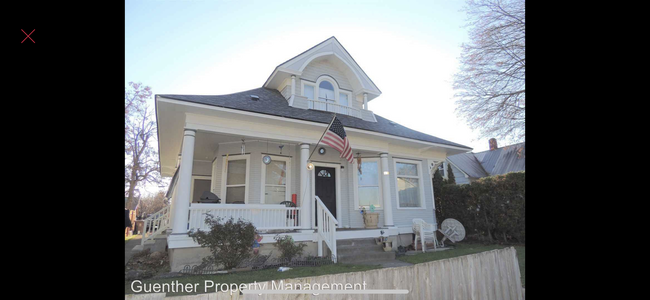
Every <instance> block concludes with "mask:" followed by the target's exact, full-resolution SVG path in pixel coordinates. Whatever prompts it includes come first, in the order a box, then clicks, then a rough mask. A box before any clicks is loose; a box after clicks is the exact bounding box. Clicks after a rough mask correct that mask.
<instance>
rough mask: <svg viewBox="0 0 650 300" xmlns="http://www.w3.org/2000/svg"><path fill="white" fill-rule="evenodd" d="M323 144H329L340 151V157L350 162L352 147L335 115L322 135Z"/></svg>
mask: <svg viewBox="0 0 650 300" xmlns="http://www.w3.org/2000/svg"><path fill="white" fill-rule="evenodd" d="M323 144H326V145H329V146H331V147H332V148H334V149H336V150H337V151H338V152H341V156H340V157H343V158H345V159H346V160H347V161H348V162H350V163H352V147H350V141H349V140H348V136H347V134H345V129H344V128H343V124H341V121H339V119H337V118H336V117H334V120H333V121H332V123H331V124H330V126H329V128H328V129H327V130H326V133H325V135H324V136H323Z"/></svg>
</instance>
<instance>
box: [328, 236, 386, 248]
mask: <svg viewBox="0 0 650 300" xmlns="http://www.w3.org/2000/svg"><path fill="white" fill-rule="evenodd" d="M370 245H375V246H376V245H377V243H376V242H375V239H374V238H367V239H349V240H337V241H336V246H337V249H338V247H341V246H370Z"/></svg>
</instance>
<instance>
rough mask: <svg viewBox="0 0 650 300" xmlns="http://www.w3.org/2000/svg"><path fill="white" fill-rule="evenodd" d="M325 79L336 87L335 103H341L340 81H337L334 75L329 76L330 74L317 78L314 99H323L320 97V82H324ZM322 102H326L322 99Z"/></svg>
mask: <svg viewBox="0 0 650 300" xmlns="http://www.w3.org/2000/svg"><path fill="white" fill-rule="evenodd" d="M323 81H327V82H329V83H330V84H332V86H333V87H334V103H336V104H339V91H340V90H341V89H340V88H339V83H338V82H336V79H334V78H333V77H332V76H329V75H321V76H320V77H318V79H317V80H316V87H315V89H314V100H316V101H321V100H320V98H319V96H320V83H321V82H323ZM321 102H324V101H321ZM348 103H350V98H348Z"/></svg>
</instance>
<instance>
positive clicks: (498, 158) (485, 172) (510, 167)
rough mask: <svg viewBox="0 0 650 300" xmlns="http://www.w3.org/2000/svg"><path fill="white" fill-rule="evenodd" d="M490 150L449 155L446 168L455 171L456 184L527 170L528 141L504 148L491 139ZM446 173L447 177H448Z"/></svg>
mask: <svg viewBox="0 0 650 300" xmlns="http://www.w3.org/2000/svg"><path fill="white" fill-rule="evenodd" d="M489 143H490V150H487V151H483V152H478V153H472V152H469V153H462V154H456V155H452V156H449V157H447V163H448V164H446V168H450V169H451V171H452V172H454V177H455V179H456V184H467V183H470V182H473V181H475V180H477V179H479V178H482V177H487V176H493V175H503V174H506V173H510V172H519V171H525V170H526V143H525V142H523V143H518V144H513V145H510V146H505V147H502V148H498V147H497V140H496V139H490V141H489ZM446 175H447V174H446V173H445V177H446Z"/></svg>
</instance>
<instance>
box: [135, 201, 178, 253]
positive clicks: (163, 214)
mask: <svg viewBox="0 0 650 300" xmlns="http://www.w3.org/2000/svg"><path fill="white" fill-rule="evenodd" d="M170 207H171V206H169V205H168V206H165V208H163V209H161V210H159V211H158V212H157V213H154V214H153V215H151V216H149V217H148V218H146V219H144V229H143V231H142V240H141V242H140V244H141V245H144V242H146V241H148V240H151V239H153V238H154V237H156V235H158V234H160V233H161V232H163V231H165V230H167V229H168V228H169V227H170V222H169V213H170V211H169V208H170Z"/></svg>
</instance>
